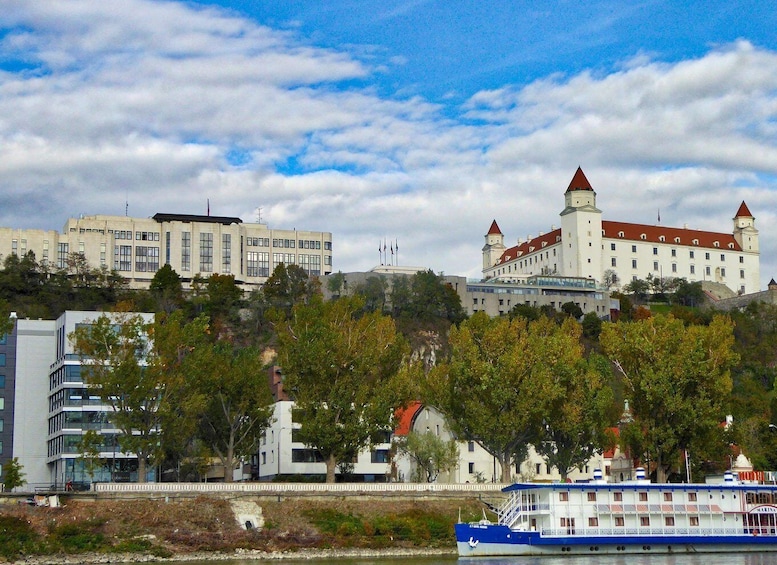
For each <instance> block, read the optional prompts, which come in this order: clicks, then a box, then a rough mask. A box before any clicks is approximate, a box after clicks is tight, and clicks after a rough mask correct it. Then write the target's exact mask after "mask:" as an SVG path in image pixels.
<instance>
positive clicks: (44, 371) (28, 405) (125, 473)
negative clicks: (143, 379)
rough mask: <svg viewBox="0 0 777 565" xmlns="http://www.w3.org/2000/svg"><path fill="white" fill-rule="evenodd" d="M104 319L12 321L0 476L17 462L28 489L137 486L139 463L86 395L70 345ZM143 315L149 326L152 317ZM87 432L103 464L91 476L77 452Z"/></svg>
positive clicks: (5, 357) (0, 400)
mask: <svg viewBox="0 0 777 565" xmlns="http://www.w3.org/2000/svg"><path fill="white" fill-rule="evenodd" d="M101 315H103V312H83V311H67V312H65V313H63V314H62V315H61V316H60V317H59V318H58V319H57V320H15V325H14V329H13V330H12V332H11V333H10V334H9V335H8V336H7V337H6V338H5V339H4V340H3V343H0V385H2V386H0V477H2V470H1V469H2V465H4V464H5V463H6V462H7V461H8V460H10V459H12V458H13V457H18V458H19V462H20V463H21V464H22V466H23V472H24V474H25V480H26V481H27V485H26V487H27V488H30V487H32V488H39V487H49V486H51V485H55V484H56V485H65V484H66V483H68V482H70V481H72V482H92V481H109V480H114V481H134V480H137V457H136V456H135V455H134V454H131V453H121V449H120V448H119V446H118V440H117V437H118V434H119V433H120V432H119V431H118V430H117V429H116V428H115V427H114V426H113V424H111V422H110V413H111V412H112V410H113V409H112V407H111V406H108V405H106V404H104V403H103V402H102V401H101V399H100V398H99V397H98V396H95V395H94V394H91V393H90V391H89V385H88V384H86V383H84V380H83V378H82V376H81V362H80V360H79V359H78V356H77V355H76V354H75V352H74V349H73V344H72V343H71V342H70V340H69V339H68V335H69V334H70V333H72V332H73V331H74V330H75V329H76V327H78V326H80V325H82V324H88V323H90V322H91V321H94V320H96V319H97V318H98V317H100V316H101ZM107 315H111V314H107ZM141 316H143V318H144V319H145V320H146V321H149V322H150V321H152V320H153V317H154V315H153V314H149V313H145V314H141ZM87 430H94V431H96V432H97V433H98V434H99V435H100V438H101V439H102V442H101V447H100V453H99V459H100V461H101V465H100V466H99V467H98V468H96V469H95V470H94V471H93V473H92V474H91V475H90V474H89V473H88V471H87V470H86V469H85V465H84V464H85V462H84V459H83V457H82V451H81V450H80V449H79V443H80V442H81V439H82V437H83V435H84V433H86V431H87Z"/></svg>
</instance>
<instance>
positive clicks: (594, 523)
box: [560, 516, 699, 533]
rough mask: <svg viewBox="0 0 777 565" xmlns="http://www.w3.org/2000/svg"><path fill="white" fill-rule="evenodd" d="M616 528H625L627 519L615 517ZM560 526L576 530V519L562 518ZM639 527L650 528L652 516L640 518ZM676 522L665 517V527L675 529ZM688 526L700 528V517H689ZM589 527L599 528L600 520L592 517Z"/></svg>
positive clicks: (672, 517) (669, 517)
mask: <svg viewBox="0 0 777 565" xmlns="http://www.w3.org/2000/svg"><path fill="white" fill-rule="evenodd" d="M614 518H615V527H616V528H623V527H624V526H625V525H626V519H625V518H624V517H623V516H615V517H614ZM560 525H561V527H562V528H567V529H570V528H574V527H575V519H574V518H561V521H560ZM639 525H640V526H642V527H648V526H650V516H640V517H639ZM674 525H675V520H674V516H664V526H667V527H670V528H671V527H674ZM688 525H690V526H691V527H698V526H699V517H698V516H689V517H688ZM588 527H589V528H598V527H599V518H597V517H596V516H592V517H590V518H588ZM570 533H574V531H571V532H570Z"/></svg>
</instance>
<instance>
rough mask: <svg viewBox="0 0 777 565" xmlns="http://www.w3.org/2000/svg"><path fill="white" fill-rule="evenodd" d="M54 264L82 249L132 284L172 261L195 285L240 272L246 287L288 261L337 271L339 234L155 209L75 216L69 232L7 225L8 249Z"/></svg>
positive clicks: (2, 234) (316, 271)
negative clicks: (142, 213)
mask: <svg viewBox="0 0 777 565" xmlns="http://www.w3.org/2000/svg"><path fill="white" fill-rule="evenodd" d="M30 251H32V252H33V253H34V254H35V259H36V260H37V261H40V262H43V263H45V264H47V265H50V266H51V267H52V268H54V269H65V268H67V266H68V259H69V258H70V257H71V255H72V254H74V253H80V254H83V256H84V257H85V258H86V260H87V262H88V263H89V265H90V266H91V267H92V268H97V269H100V268H104V269H107V270H108V271H110V270H115V271H116V272H118V273H119V274H120V275H121V276H122V277H124V278H125V279H127V281H128V282H129V285H130V287H131V288H148V286H149V283H150V282H151V279H152V278H153V276H154V274H155V273H156V272H157V270H159V268H160V267H161V266H163V265H165V264H168V265H170V266H171V267H172V268H173V269H174V270H175V271H176V272H177V273H178V274H179V275H180V276H181V278H182V280H183V283H184V286H185V287H188V286H189V284H190V283H191V281H192V279H193V278H194V277H195V276H197V275H199V276H201V277H203V278H207V277H209V276H211V275H213V274H221V275H234V277H235V280H236V282H238V283H239V284H240V285H241V286H243V287H244V288H251V287H254V286H257V285H261V284H263V283H264V282H265V281H266V280H267V278H268V277H269V276H270V275H271V274H272V272H273V270H274V269H275V267H276V266H277V265H278V264H280V263H285V264H286V265H298V266H300V267H301V268H302V269H304V270H305V272H306V273H308V275H310V276H320V275H325V274H328V273H330V272H331V271H332V234H331V233H329V232H317V231H302V230H296V229H294V230H278V229H270V228H269V227H268V226H267V225H266V224H258V223H257V224H250V223H248V224H247V223H243V221H242V220H241V219H240V218H235V217H225V216H210V215H208V216H199V215H187V214H155V215H154V216H153V217H151V218H132V217H127V216H104V215H95V216H85V217H81V218H71V219H69V220H68V221H67V222H66V223H65V226H64V228H63V230H62V233H58V232H56V231H44V230H34V229H15V228H0V256H1V257H7V256H9V255H11V254H15V255H17V256H19V257H23V256H24V255H26V254H27V253H28V252H30Z"/></svg>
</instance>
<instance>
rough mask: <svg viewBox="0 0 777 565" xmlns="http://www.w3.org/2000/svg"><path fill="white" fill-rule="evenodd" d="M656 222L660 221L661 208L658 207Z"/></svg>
mask: <svg viewBox="0 0 777 565" xmlns="http://www.w3.org/2000/svg"><path fill="white" fill-rule="evenodd" d="M658 223H659V224H660V223H661V208H659V209H658Z"/></svg>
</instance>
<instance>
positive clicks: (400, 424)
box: [394, 402, 423, 436]
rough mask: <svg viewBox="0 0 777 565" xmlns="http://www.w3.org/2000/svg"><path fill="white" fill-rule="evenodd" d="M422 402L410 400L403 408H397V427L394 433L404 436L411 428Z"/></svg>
mask: <svg viewBox="0 0 777 565" xmlns="http://www.w3.org/2000/svg"><path fill="white" fill-rule="evenodd" d="M422 407H423V404H421V403H420V402H411V403H410V404H408V405H407V406H406V407H405V408H399V409H397V411H396V412H395V414H396V417H397V427H396V429H395V430H394V435H397V436H406V435H407V434H409V433H410V430H412V429H413V420H415V417H416V414H418V412H420V411H421V408H422Z"/></svg>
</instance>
